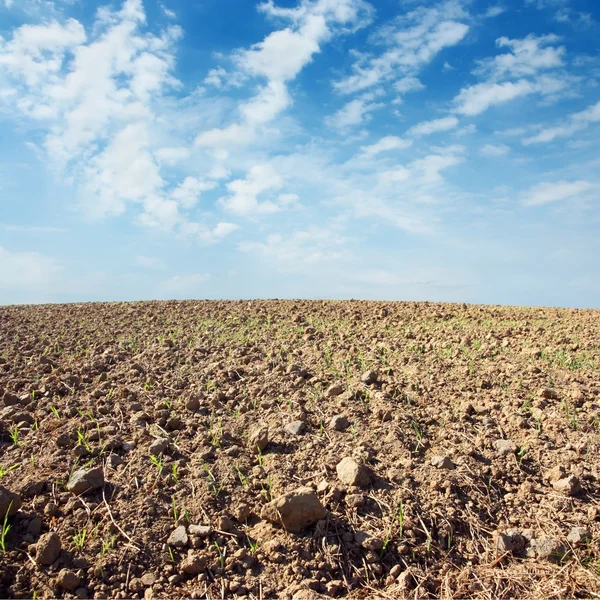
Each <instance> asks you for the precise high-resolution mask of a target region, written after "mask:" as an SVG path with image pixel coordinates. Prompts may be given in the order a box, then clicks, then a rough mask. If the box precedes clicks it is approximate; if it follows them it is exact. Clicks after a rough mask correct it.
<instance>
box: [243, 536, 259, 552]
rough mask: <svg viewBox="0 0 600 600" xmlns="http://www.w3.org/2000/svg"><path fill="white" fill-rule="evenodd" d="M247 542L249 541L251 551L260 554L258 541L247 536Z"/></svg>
mask: <svg viewBox="0 0 600 600" xmlns="http://www.w3.org/2000/svg"><path fill="white" fill-rule="evenodd" d="M246 540H247V541H248V546H249V547H250V551H251V552H252V553H254V554H256V553H257V552H258V540H252V538H250V537H249V536H246Z"/></svg>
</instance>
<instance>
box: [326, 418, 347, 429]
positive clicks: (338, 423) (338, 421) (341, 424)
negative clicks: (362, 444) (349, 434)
mask: <svg viewBox="0 0 600 600" xmlns="http://www.w3.org/2000/svg"><path fill="white" fill-rule="evenodd" d="M348 427H350V421H348V417H346V416H345V415H335V416H334V417H332V419H331V421H329V429H333V430H334V431H344V430H345V429H348Z"/></svg>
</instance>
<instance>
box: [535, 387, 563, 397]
mask: <svg viewBox="0 0 600 600" xmlns="http://www.w3.org/2000/svg"><path fill="white" fill-rule="evenodd" d="M539 396H540V398H546V399H547V400H558V392H557V391H556V390H553V389H550V388H542V389H540V393H539Z"/></svg>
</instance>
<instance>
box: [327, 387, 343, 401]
mask: <svg viewBox="0 0 600 600" xmlns="http://www.w3.org/2000/svg"><path fill="white" fill-rule="evenodd" d="M343 392H344V386H343V385H342V384H341V383H334V384H333V385H330V386H329V387H328V388H327V391H326V392H325V397H326V398H335V397H336V396H339V395H340V394H342V393H343Z"/></svg>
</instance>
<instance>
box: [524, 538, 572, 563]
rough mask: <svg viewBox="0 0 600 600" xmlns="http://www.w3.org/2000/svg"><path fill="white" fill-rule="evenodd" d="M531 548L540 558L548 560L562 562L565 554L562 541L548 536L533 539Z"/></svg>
mask: <svg viewBox="0 0 600 600" xmlns="http://www.w3.org/2000/svg"><path fill="white" fill-rule="evenodd" d="M530 547H531V550H533V551H534V552H535V555H536V556H537V557H538V558H544V559H548V560H560V558H562V556H563V555H564V553H565V547H564V546H563V545H562V544H561V543H560V541H559V540H557V539H555V538H553V537H550V536H547V535H543V536H540V537H538V538H534V539H532V540H531V542H530Z"/></svg>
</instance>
